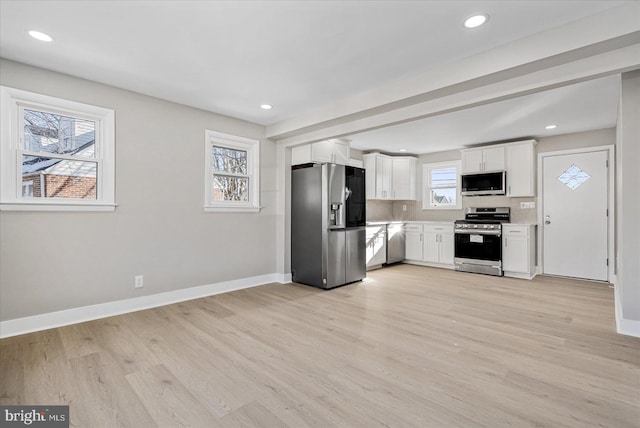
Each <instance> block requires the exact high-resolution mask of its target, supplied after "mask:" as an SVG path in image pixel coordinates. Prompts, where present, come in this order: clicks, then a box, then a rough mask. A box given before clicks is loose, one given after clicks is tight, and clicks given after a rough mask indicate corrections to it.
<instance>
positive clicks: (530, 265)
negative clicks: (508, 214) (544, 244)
mask: <svg viewBox="0 0 640 428" xmlns="http://www.w3.org/2000/svg"><path fill="white" fill-rule="evenodd" d="M535 236H536V235H535V225H519V224H503V226H502V270H503V271H504V276H509V277H513V278H522V279H532V278H533V277H534V276H535V275H536V263H535V254H536V249H535Z"/></svg>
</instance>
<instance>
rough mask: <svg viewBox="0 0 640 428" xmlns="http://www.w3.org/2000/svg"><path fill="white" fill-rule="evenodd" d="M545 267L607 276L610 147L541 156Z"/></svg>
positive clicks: (555, 272) (603, 278) (546, 270)
mask: <svg viewBox="0 0 640 428" xmlns="http://www.w3.org/2000/svg"><path fill="white" fill-rule="evenodd" d="M542 159H543V160H542V216H543V218H542V221H543V224H542V225H541V227H542V228H543V229H542V233H543V251H542V264H543V272H544V273H545V274H549V275H561V276H569V277H575V278H585V279H593V280H599V281H606V280H607V279H608V266H607V264H608V260H607V257H608V219H607V215H608V212H607V209H608V207H609V205H608V201H609V195H608V194H609V192H608V189H609V186H608V174H607V160H608V151H605V150H603V151H594V152H586V153H585V152H583V153H575V154H561V155H550V156H545V157H543V158H542Z"/></svg>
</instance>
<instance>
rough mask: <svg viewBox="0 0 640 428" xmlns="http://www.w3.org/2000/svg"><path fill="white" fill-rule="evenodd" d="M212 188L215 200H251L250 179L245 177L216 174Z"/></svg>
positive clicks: (212, 197)
mask: <svg viewBox="0 0 640 428" xmlns="http://www.w3.org/2000/svg"><path fill="white" fill-rule="evenodd" d="M211 189H212V190H211V199H212V200H213V201H239V202H248V201H249V179H248V178H245V177H229V176H226V175H214V176H213V185H212V186H211Z"/></svg>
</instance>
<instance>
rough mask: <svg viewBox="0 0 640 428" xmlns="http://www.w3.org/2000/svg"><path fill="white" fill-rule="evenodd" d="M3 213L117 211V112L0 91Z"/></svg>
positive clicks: (14, 90)
mask: <svg viewBox="0 0 640 428" xmlns="http://www.w3.org/2000/svg"><path fill="white" fill-rule="evenodd" d="M0 98H1V102H2V112H1V118H0V120H1V122H2V130H3V131H2V135H1V142H0V150H1V151H0V155H1V158H0V164H1V166H2V186H1V187H0V208H1V209H2V210H85V211H86V210H91V211H112V210H113V209H114V208H115V192H114V188H115V177H114V155H115V147H114V146H115V142H114V116H115V114H114V112H113V110H109V109H105V108H102V107H96V106H91V105H88V104H81V103H77V102H74V101H67V100H63V99H59V98H54V97H49V96H46V95H40V94H35V93H32V92H27V91H22V90H18V89H13V88H7V87H4V86H2V87H0Z"/></svg>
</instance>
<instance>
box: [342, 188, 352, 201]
mask: <svg viewBox="0 0 640 428" xmlns="http://www.w3.org/2000/svg"><path fill="white" fill-rule="evenodd" d="M352 193H353V192H352V191H351V189H349V188H348V187H345V188H344V199H345V200H347V199H349V197H351V194H352Z"/></svg>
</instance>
